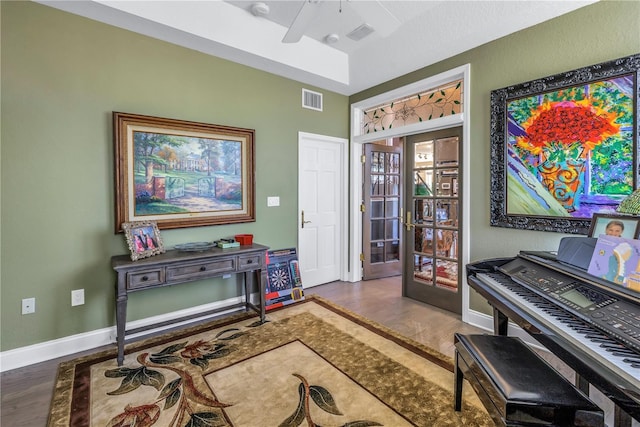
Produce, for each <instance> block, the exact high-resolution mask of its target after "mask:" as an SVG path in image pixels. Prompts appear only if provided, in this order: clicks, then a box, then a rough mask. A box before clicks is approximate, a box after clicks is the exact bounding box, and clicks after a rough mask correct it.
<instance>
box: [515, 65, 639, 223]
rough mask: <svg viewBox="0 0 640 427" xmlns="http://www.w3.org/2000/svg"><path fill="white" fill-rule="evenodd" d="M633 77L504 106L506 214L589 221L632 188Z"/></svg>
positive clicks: (627, 76)
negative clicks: (505, 129) (505, 130)
mask: <svg viewBox="0 0 640 427" xmlns="http://www.w3.org/2000/svg"><path fill="white" fill-rule="evenodd" d="M633 97H634V76H633V75H632V74H629V75H625V76H619V77H615V78H611V79H605V80H598V81H593V82H589V83H584V84H580V85H575V86H571V87H567V88H563V89H560V90H556V91H552V92H546V93H540V94H537V95H533V96H529V97H525V98H520V99H514V100H512V101H509V102H507V108H506V110H507V111H506V113H507V156H508V157H507V168H508V172H507V174H508V181H507V212H508V213H509V214H532V215H548V216H560V217H562V216H571V217H576V218H591V216H592V214H593V213H594V212H613V211H614V210H615V208H616V206H617V205H618V204H619V203H620V201H621V200H622V199H623V198H624V197H626V196H628V195H629V194H631V192H632V191H633V189H634V170H633V154H634V139H633V137H634V135H633V118H634V102H633V99H634V98H633Z"/></svg>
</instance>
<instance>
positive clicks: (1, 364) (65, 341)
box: [0, 296, 244, 372]
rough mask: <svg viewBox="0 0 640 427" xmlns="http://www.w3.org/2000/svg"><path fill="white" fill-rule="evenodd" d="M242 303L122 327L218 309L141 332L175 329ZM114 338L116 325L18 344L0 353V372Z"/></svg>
mask: <svg viewBox="0 0 640 427" xmlns="http://www.w3.org/2000/svg"><path fill="white" fill-rule="evenodd" d="M242 302H244V296H240V297H235V298H230V299H227V300H224V301H216V302H213V303H209V304H204V305H199V306H196V307H191V308H188V309H185V310H178V311H174V312H171V313H166V314H162V315H159V316H152V317H148V318H145V319H140V320H134V321H132V322H127V325H126V329H127V330H130V329H135V328H141V327H146V326H150V325H154V324H156V323H159V322H166V321H172V320H175V319H180V318H183V317H186V316H197V315H198V314H199V313H205V312H208V311H211V310H221V311H219V312H217V313H215V314H210V315H208V316H202V317H199V318H197V317H196V318H192V319H189V320H187V321H183V322H175V323H172V324H171V325H167V326H163V327H159V328H155V329H152V330H149V331H145V332H144V334H148V333H150V332H157V331H162V330H165V329H170V328H175V327H176V326H182V325H185V324H189V323H193V322H194V321H198V320H204V319H207V318H210V317H214V316H220V315H222V314H226V313H231V312H233V311H238V310H239V309H238V308H231V309H229V310H228V311H224V307H228V306H230V305H234V304H239V303H242ZM139 335H142V334H137V335H136V334H134V335H127V338H133V337H136V336H139ZM115 341H116V327H115V326H112V327H109V328H103V329H97V330H94V331H89V332H83V333H81V334H77V335H70V336H67V337H63V338H59V339H56V340H51V341H45V342H42V343H38V344H34V345H29V346H26V347H20V348H16V349H13V350H7V351H3V352H1V353H0V372H5V371H9V370H12V369H16V368H22V367H24V366H28V365H32V364H34V363H40V362H44V361H47V360H51V359H56V358H58V357H62V356H67V355H69V354H73V353H78V352H80V351H86V350H91V349H93V348H97V347H101V346H104V345H108V344H115Z"/></svg>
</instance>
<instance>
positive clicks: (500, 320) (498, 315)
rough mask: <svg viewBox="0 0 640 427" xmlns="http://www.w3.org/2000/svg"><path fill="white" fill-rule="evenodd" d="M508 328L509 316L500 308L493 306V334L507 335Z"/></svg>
mask: <svg viewBox="0 0 640 427" xmlns="http://www.w3.org/2000/svg"><path fill="white" fill-rule="evenodd" d="M508 329H509V318H508V317H507V316H505V315H504V314H503V313H502V312H501V311H500V310H498V309H497V308H495V307H493V334H494V335H505V336H506V335H507V330H508Z"/></svg>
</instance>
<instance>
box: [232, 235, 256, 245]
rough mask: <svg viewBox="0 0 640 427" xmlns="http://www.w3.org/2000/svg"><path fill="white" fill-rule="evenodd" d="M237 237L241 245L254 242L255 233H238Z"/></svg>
mask: <svg viewBox="0 0 640 427" xmlns="http://www.w3.org/2000/svg"><path fill="white" fill-rule="evenodd" d="M235 238H236V242H240V245H241V246H244V245H251V244H253V234H236V235H235Z"/></svg>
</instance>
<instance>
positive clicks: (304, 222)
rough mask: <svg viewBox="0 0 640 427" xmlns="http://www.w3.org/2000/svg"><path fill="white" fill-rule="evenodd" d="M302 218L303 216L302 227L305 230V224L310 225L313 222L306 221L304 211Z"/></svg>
mask: <svg viewBox="0 0 640 427" xmlns="http://www.w3.org/2000/svg"><path fill="white" fill-rule="evenodd" d="M301 216H302V223H301V226H302V228H304V225H305V224H309V223H310V222H311V221H305V220H304V210H303V211H302V215H301Z"/></svg>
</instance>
